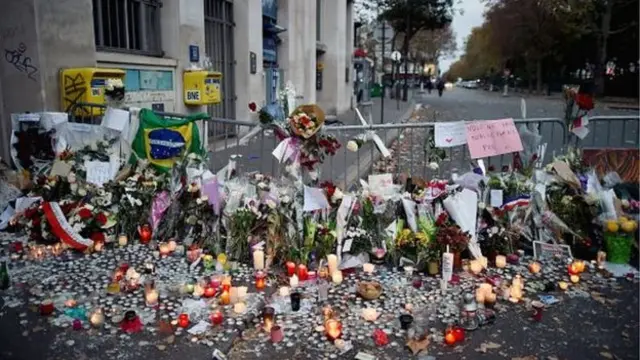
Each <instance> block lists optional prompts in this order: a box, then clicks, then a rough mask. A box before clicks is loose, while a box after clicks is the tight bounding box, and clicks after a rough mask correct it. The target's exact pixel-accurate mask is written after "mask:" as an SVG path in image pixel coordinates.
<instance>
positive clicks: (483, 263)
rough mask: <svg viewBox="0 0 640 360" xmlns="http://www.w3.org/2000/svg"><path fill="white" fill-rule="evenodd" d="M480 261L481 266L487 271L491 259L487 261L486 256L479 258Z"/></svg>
mask: <svg viewBox="0 0 640 360" xmlns="http://www.w3.org/2000/svg"><path fill="white" fill-rule="evenodd" d="M478 261H479V262H480V265H481V266H482V268H483V269H486V268H487V267H488V266H489V259H487V258H486V257H485V256H480V257H479V258H478Z"/></svg>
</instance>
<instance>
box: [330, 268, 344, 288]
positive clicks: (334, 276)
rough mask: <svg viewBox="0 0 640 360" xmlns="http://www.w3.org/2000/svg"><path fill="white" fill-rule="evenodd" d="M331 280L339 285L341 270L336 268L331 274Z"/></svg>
mask: <svg viewBox="0 0 640 360" xmlns="http://www.w3.org/2000/svg"><path fill="white" fill-rule="evenodd" d="M331 280H333V283H334V284H336V285H340V284H341V283H342V271H340V270H336V271H334V272H333V273H332V274H331Z"/></svg>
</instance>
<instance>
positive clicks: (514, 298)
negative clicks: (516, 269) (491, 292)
mask: <svg viewBox="0 0 640 360" xmlns="http://www.w3.org/2000/svg"><path fill="white" fill-rule="evenodd" d="M523 287H524V283H523V282H522V277H521V276H520V275H516V276H515V277H514V278H513V281H512V282H511V287H510V288H509V300H510V301H511V302H513V303H517V302H518V301H520V299H521V298H522V289H523Z"/></svg>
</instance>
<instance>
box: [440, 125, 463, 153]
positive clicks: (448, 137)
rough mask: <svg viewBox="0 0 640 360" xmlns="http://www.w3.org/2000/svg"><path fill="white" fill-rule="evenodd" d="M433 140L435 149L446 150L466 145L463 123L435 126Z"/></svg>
mask: <svg viewBox="0 0 640 360" xmlns="http://www.w3.org/2000/svg"><path fill="white" fill-rule="evenodd" d="M434 140H435V144H436V147H440V148H446V147H453V146H459V145H464V144H466V143H467V128H466V126H465V123H464V121H454V122H443V123H436V124H435V131H434Z"/></svg>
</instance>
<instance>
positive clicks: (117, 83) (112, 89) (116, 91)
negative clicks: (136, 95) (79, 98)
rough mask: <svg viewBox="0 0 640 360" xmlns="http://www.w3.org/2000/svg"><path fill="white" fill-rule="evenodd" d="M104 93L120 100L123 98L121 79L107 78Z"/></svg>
mask: <svg viewBox="0 0 640 360" xmlns="http://www.w3.org/2000/svg"><path fill="white" fill-rule="evenodd" d="M104 95H105V96H108V97H109V98H111V99H113V100H116V101H122V100H123V99H124V83H123V82H122V79H107V81H106V83H105V85H104Z"/></svg>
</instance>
